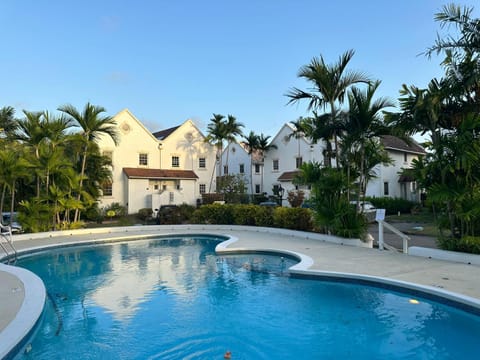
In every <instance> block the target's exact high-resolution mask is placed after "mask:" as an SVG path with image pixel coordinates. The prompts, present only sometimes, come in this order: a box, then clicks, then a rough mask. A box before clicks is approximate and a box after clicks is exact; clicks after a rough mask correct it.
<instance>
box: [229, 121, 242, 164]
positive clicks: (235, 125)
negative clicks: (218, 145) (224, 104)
mask: <svg viewBox="0 0 480 360" xmlns="http://www.w3.org/2000/svg"><path fill="white" fill-rule="evenodd" d="M243 127H244V125H243V124H242V123H240V122H238V121H237V119H236V118H235V116H233V115H228V116H227V121H226V122H225V140H227V148H230V145H231V144H232V142H234V141H235V139H236V137H237V136H242V135H243V133H242V128H243ZM229 154H230V151H228V152H227V169H228V165H229V163H228V155H229Z"/></svg>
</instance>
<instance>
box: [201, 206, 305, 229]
mask: <svg viewBox="0 0 480 360" xmlns="http://www.w3.org/2000/svg"><path fill="white" fill-rule="evenodd" d="M192 221H193V222H194V223H197V224H231V225H250V226H275V227H279V228H286V229H292V230H303V231H312V229H313V223H312V212H311V210H310V209H303V208H286V207H277V208H272V207H269V206H259V205H252V204H248V205H245V204H225V205H218V204H210V205H203V206H201V207H200V208H198V209H196V210H195V212H194V213H193V217H192Z"/></svg>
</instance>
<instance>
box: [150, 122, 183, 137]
mask: <svg viewBox="0 0 480 360" xmlns="http://www.w3.org/2000/svg"><path fill="white" fill-rule="evenodd" d="M179 127H180V125H178V126H174V127H171V128H169V129H165V130H160V131H157V132H154V133H153V136H155V137H156V138H157V139H158V140H165V139H166V138H167V137H168V136H169V135H170V134H171V133H173V132H174V131H175V130H177V129H178V128H179Z"/></svg>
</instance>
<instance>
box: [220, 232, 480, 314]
mask: <svg viewBox="0 0 480 360" xmlns="http://www.w3.org/2000/svg"><path fill="white" fill-rule="evenodd" d="M225 236H227V235H225ZM237 241H238V238H236V237H233V236H230V239H229V240H226V241H223V242H221V243H220V244H218V245H217V246H216V248H215V251H216V252H217V253H218V254H241V253H245V252H248V253H255V252H257V253H274V254H278V255H286V256H291V257H294V258H296V259H297V260H299V262H298V264H295V265H293V266H291V267H290V268H289V269H288V272H289V273H290V274H291V275H293V276H296V277H302V278H311V279H316V280H330V281H331V280H337V281H349V282H355V283H363V284H366V285H371V286H377V287H383V288H389V289H392V290H396V291H399V292H403V293H411V294H412V295H418V296H422V297H427V298H431V299H433V300H435V301H437V302H442V303H446V304H448V305H452V306H456V307H459V308H461V309H462V310H465V311H468V312H471V313H475V314H476V315H479V316H480V299H476V298H473V297H470V296H467V295H463V294H460V293H456V292H452V291H448V290H445V289H441V288H436V287H433V286H427V285H421V284H418V283H413V282H408V281H402V280H397V279H392V278H387V277H382V276H372V275H365V274H357V273H348V272H337V271H323V270H313V269H310V267H311V266H312V265H313V264H314V260H313V259H312V258H311V257H310V256H307V255H305V254H302V253H300V252H295V251H290V250H286V249H278V248H248V247H243V248H239V247H231V248H229V247H228V246H230V245H232V244H235V243H236V242H237Z"/></svg>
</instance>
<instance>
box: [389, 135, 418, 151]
mask: <svg viewBox="0 0 480 360" xmlns="http://www.w3.org/2000/svg"><path fill="white" fill-rule="evenodd" d="M380 140H381V141H382V143H383V146H384V147H385V149H387V150H388V149H390V150H397V151H404V152H409V153H413V154H421V155H423V154H426V152H425V149H424V148H423V147H422V146H420V145H419V144H418V143H417V142H416V141H415V140H413V139H411V141H412V142H411V143H410V144H407V143H406V142H405V141H403V140H402V139H400V138H398V137H396V136H391V135H383V136H380Z"/></svg>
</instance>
